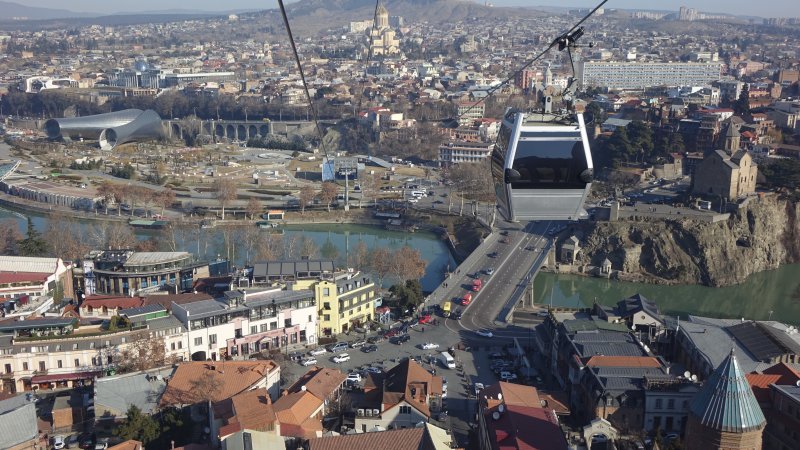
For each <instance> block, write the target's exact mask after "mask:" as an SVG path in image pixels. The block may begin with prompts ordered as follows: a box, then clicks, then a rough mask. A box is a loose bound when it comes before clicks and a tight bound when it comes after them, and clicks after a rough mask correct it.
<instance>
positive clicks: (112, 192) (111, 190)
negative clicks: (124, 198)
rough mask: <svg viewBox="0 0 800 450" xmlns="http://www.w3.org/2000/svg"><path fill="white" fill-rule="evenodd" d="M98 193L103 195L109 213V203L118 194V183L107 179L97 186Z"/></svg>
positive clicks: (104, 204)
mask: <svg viewBox="0 0 800 450" xmlns="http://www.w3.org/2000/svg"><path fill="white" fill-rule="evenodd" d="M97 193H98V194H100V196H101V197H103V206H105V208H106V214H108V204H109V203H111V202H112V201H114V200H115V198H116V194H117V188H116V185H115V184H113V183H111V182H109V181H107V180H105V181H103V182H102V183H100V186H98V187H97Z"/></svg>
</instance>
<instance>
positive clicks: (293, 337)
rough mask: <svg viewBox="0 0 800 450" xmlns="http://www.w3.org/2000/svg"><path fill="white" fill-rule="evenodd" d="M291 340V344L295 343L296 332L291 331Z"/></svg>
mask: <svg viewBox="0 0 800 450" xmlns="http://www.w3.org/2000/svg"><path fill="white" fill-rule="evenodd" d="M291 336H292V337H291V342H292V344H297V333H292V335H291Z"/></svg>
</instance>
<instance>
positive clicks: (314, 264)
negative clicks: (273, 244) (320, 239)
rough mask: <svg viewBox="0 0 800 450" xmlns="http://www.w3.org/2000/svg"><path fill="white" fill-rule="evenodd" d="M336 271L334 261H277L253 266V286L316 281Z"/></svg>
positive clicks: (258, 263)
mask: <svg viewBox="0 0 800 450" xmlns="http://www.w3.org/2000/svg"><path fill="white" fill-rule="evenodd" d="M334 271H335V266H334V264H333V261H332V260H314V259H298V260H276V261H266V262H257V263H255V264H254V265H253V284H254V285H257V286H258V285H265V284H266V285H269V284H272V283H286V282H289V281H299V280H316V279H318V278H320V277H328V276H331V275H332V274H333V273H334Z"/></svg>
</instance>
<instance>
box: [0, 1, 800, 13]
mask: <svg viewBox="0 0 800 450" xmlns="http://www.w3.org/2000/svg"><path fill="white" fill-rule="evenodd" d="M8 1H13V2H16V3H20V4H25V5H30V6H39V7H46V8H58V9H69V10H72V11H93V12H100V13H114V12H122V11H126V12H135V11H157V10H163V9H191V8H196V9H197V10H200V11H220V10H230V9H270V8H277V5H278V2H277V0H226V1H220V0H192V1H191V2H186V1H185V0H137V1H136V2H110V1H108V0H68V1H64V0H36V1H35V2H34V1H32V0H8ZM293 1H294V0H287V1H286V3H287V4H288V3H292V2H293ZM478 3H482V1H481V0H478ZM493 3H494V4H495V5H497V6H510V5H523V6H532V5H553V6H576V7H582V8H588V7H590V6H594V5H595V4H596V3H597V2H586V1H581V0H566V1H564V0H533V1H525V0H493ZM643 3H644V4H647V3H649V5H648V6H649V7H650V8H658V9H664V10H677V9H678V8H679V7H680V6H681V5H684V6H687V7H690V8H697V9H699V10H701V11H709V12H726V13H732V14H749V15H754V16H762V17H800V1H798V0H770V1H769V2H768V4H769V8H766V10H765V8H764V6H765V5H764V4H762V3H760V2H757V1H752V0H661V1H659V2H642V1H641V0H609V2H608V3H607V4H606V7H607V8H643V7H645V6H644V5H643ZM133 5H135V6H133Z"/></svg>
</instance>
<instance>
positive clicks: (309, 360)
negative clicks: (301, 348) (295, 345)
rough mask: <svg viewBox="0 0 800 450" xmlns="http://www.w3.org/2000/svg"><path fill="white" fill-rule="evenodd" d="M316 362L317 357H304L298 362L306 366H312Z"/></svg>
mask: <svg viewBox="0 0 800 450" xmlns="http://www.w3.org/2000/svg"><path fill="white" fill-rule="evenodd" d="M316 363H317V358H305V359H303V360H302V361H300V364H302V365H304V366H306V367H308V366H313V365H314V364H316Z"/></svg>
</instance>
